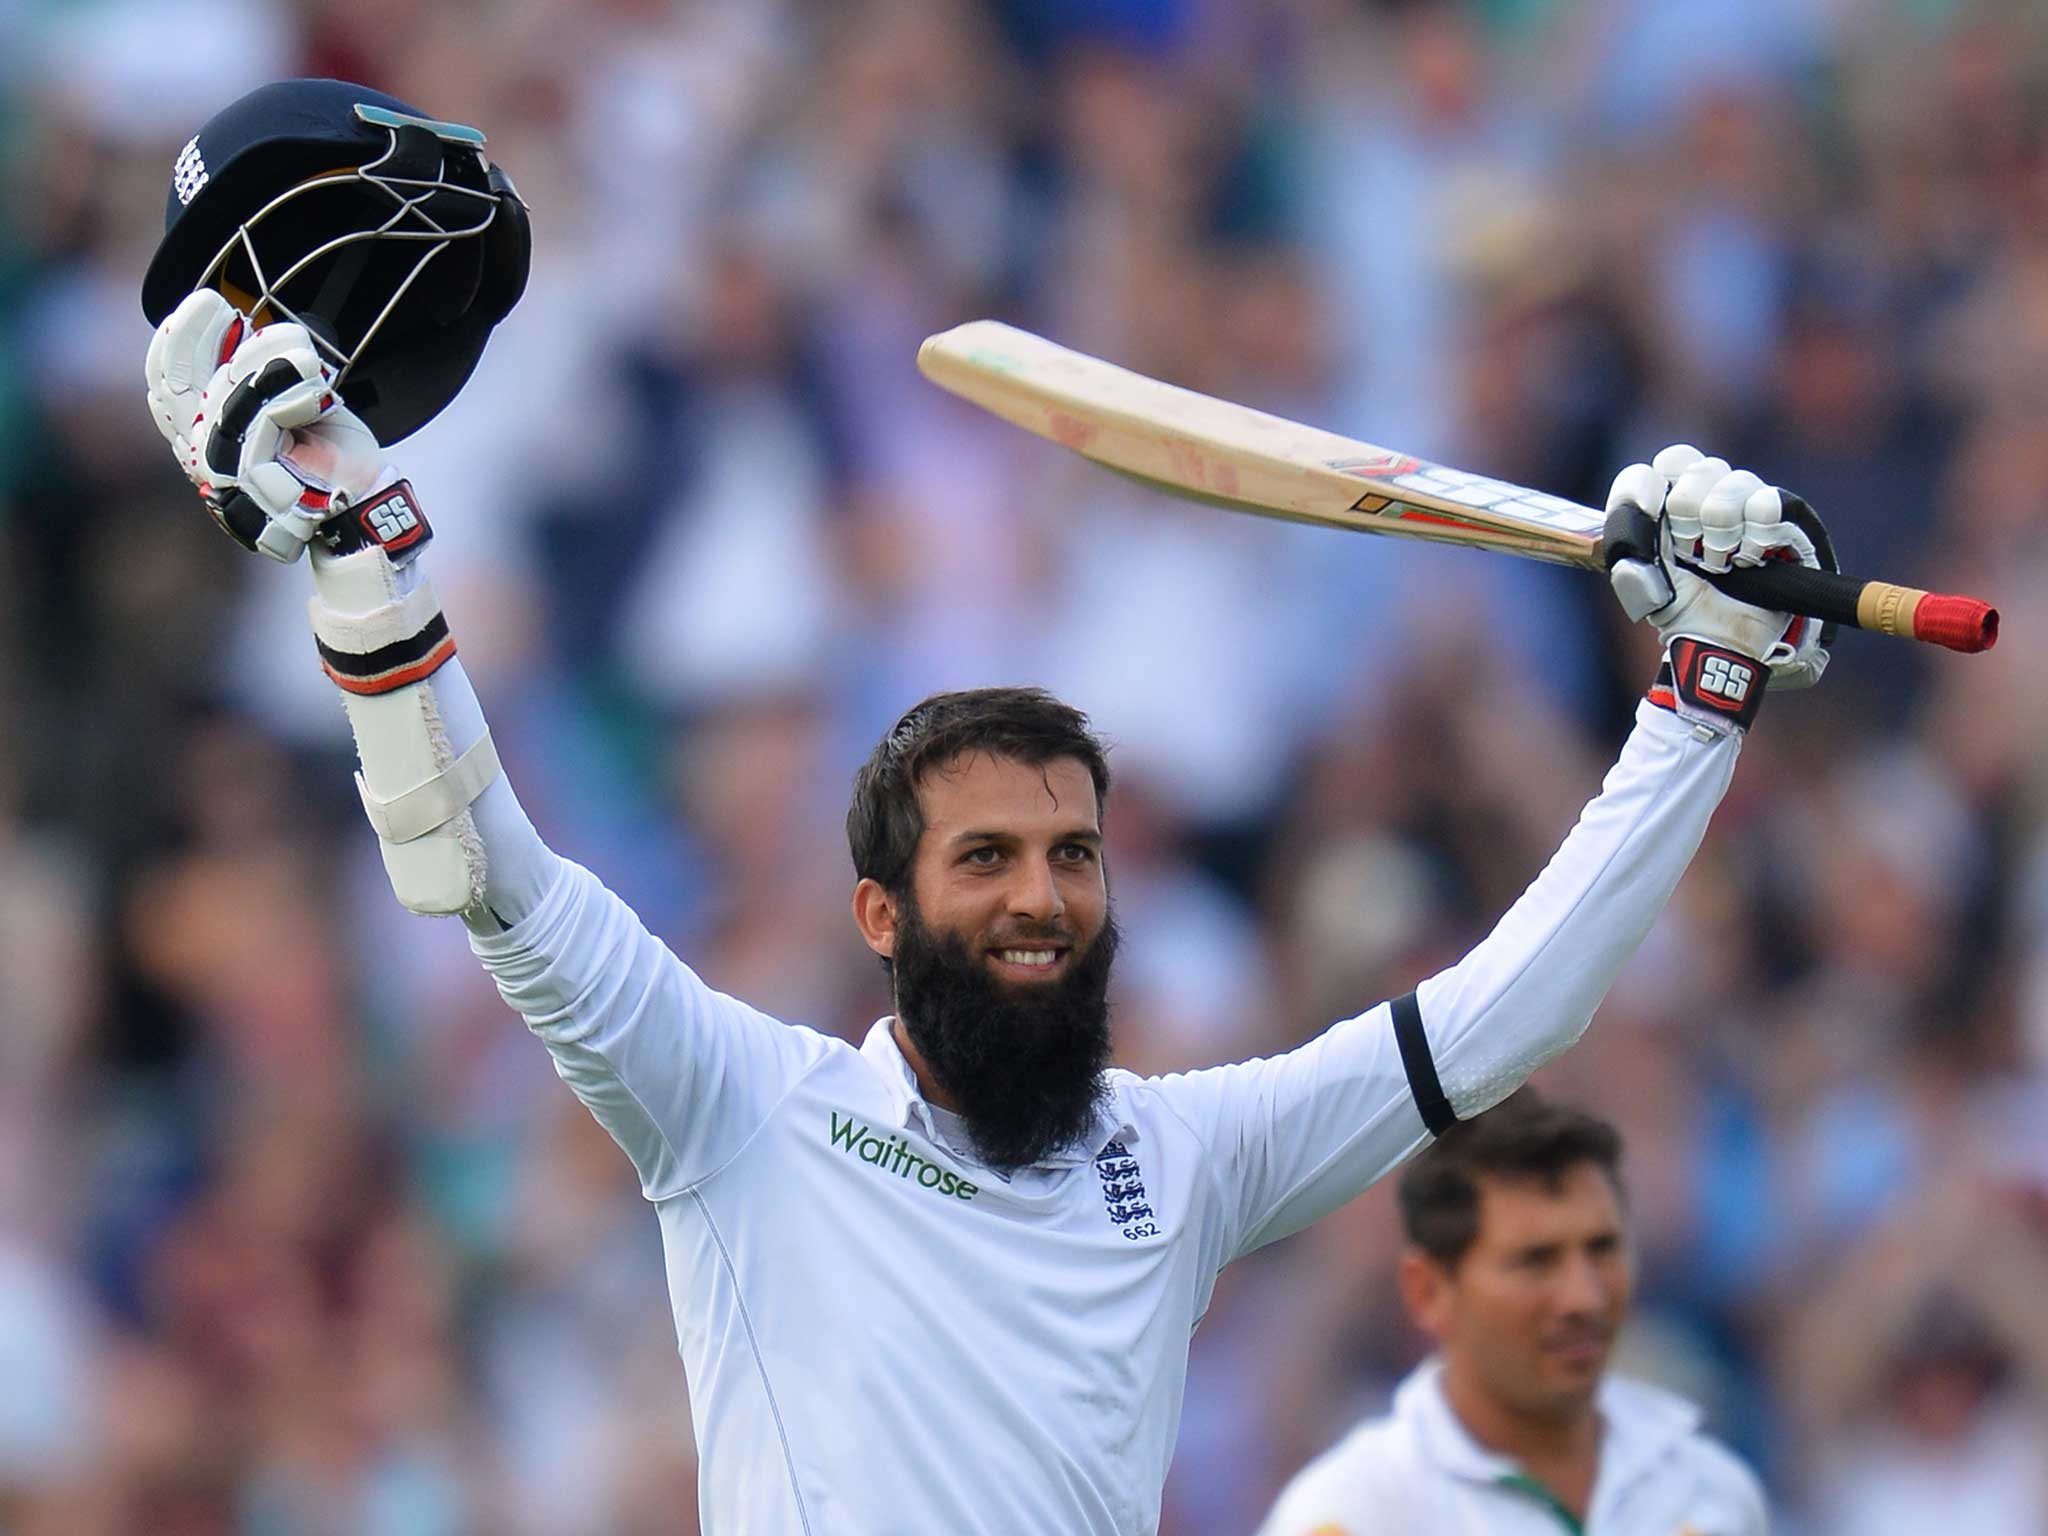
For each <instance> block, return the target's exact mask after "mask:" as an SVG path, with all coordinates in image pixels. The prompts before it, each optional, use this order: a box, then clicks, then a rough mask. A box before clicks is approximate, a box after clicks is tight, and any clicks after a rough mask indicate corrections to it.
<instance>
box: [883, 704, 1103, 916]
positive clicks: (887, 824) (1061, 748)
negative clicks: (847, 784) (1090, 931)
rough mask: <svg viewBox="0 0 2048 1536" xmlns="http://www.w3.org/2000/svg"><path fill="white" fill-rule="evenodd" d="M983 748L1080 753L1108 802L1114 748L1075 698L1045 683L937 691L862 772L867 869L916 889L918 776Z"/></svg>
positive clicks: (1039, 756) (889, 887)
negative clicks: (1068, 700) (1059, 695)
mask: <svg viewBox="0 0 2048 1536" xmlns="http://www.w3.org/2000/svg"><path fill="white" fill-rule="evenodd" d="M976 752H986V753H988V754H989V755H990V756H992V757H1003V758H1010V759H1012V760H1014V761H1016V762H1020V763H1029V764H1031V765H1032V766H1034V767H1036V766H1039V765H1042V764H1045V763H1049V762H1052V761H1053V760H1054V759H1056V758H1062V757H1071V758H1077V759H1079V760H1080V762H1081V763H1082V765H1083V766H1085V767H1086V768H1087V770H1088V776H1089V777H1090V778H1091V779H1093V780H1094V781H1095V803H1096V806H1097V808H1098V810H1099V809H1100V808H1101V807H1103V806H1105V805H1106V804H1107V803H1108V800H1109V759H1108V749H1107V748H1106V747H1105V746H1104V744H1103V743H1102V741H1101V740H1100V739H1099V738H1098V737H1097V736H1096V735H1095V733H1094V732H1093V731H1091V730H1090V729H1089V726H1088V717H1087V716H1086V715H1084V714H1082V713H1081V711H1079V710H1078V709H1075V708H1074V707H1073V706H1072V705H1069V704H1062V703H1061V702H1060V701H1059V700H1058V699H1056V698H1054V697H1053V696H1052V695H1051V694H1049V693H1047V692H1046V691H1045V690H1044V689H1042V688H971V689H967V690H964V691H962V692H958V693H935V694H933V695H932V696H931V697H930V698H928V699H926V700H925V701H924V702H923V703H921V704H919V705H917V706H916V707H915V708H913V709H912V710H911V711H910V712H909V713H908V714H906V715H905V716H904V717H903V718H902V719H901V720H898V721H897V722H896V724H895V725H894V727H892V728H891V729H890V731H889V734H888V735H886V736H884V737H883V738H882V739H881V741H880V742H879V743H877V744H876V747H875V750H874V752H873V753H872V754H870V755H869V757H868V760H867V761H866V762H865V763H863V764H862V765H861V769H860V772H858V773H856V774H855V775H854V777H853V804H852V805H851V806H849V807H848V808H847V812H846V843H847V847H848V848H849V849H850V850H851V851H852V853H853V872H854V875H855V876H856V877H857V878H859V879H863V880H873V881H875V882H876V883H878V884H879V885H880V886H881V887H882V888H883V889H884V890H886V891H888V892H889V893H890V894H891V895H892V896H900V895H902V894H903V893H904V892H905V891H906V890H908V888H909V885H910V866H911V861H912V860H913V859H914V858H915V857H916V855H917V841H918V839H919V838H920V837H922V836H923V835H924V810H923V807H922V806H920V805H919V803H918V798H917V787H918V784H919V782H920V781H921V780H922V779H923V777H924V775H925V774H926V773H928V772H930V771H931V770H932V769H934V768H940V767H943V766H944V765H946V764H947V763H950V762H952V761H953V760H954V759H956V758H959V757H963V756H967V755H969V754H972V753H976Z"/></svg>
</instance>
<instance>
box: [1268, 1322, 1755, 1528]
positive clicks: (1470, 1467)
mask: <svg viewBox="0 0 2048 1536" xmlns="http://www.w3.org/2000/svg"><path fill="white" fill-rule="evenodd" d="M1597 1402H1598V1407H1599V1412H1600V1417H1601V1420H1602V1424H1603V1426H1604V1433H1603V1435H1602V1439H1601V1446H1600V1465H1599V1469H1598V1471H1597V1472H1596V1473H1595V1474H1594V1478H1593V1495H1592V1500H1591V1502H1590V1505H1589V1507H1588V1508H1587V1510H1586V1518H1585V1520H1584V1521H1583V1522H1581V1521H1579V1520H1577V1519H1576V1518H1574V1517H1573V1516H1572V1515H1571V1514H1570V1513H1569V1512H1568V1511H1567V1510H1565V1509H1564V1508H1563V1506H1561V1505H1560V1504H1559V1503H1558V1502H1557V1500H1556V1499H1555V1498H1554V1497H1552V1496H1551V1495H1550V1494H1548V1493H1546V1492H1545V1491H1544V1490H1543V1488H1542V1487H1541V1486H1539V1485H1538V1484H1536V1483H1534V1482H1532V1481H1531V1480H1530V1479H1529V1478H1528V1477H1527V1476H1526V1475H1525V1474H1524V1473H1523V1471H1522V1469H1521V1467H1520V1466H1519V1465H1517V1464H1516V1462H1515V1461H1514V1460H1513V1459H1512V1458H1510V1457H1506V1456H1500V1455H1496V1454H1495V1453H1493V1452H1492V1451H1489V1450H1487V1449H1486V1448H1485V1447H1483V1446H1481V1445H1480V1444H1479V1443H1478V1442H1477V1441H1475V1440H1474V1439H1473V1438H1472V1436H1471V1434H1470V1433H1469V1432H1467V1430H1466V1429H1465V1426H1464V1425H1463V1424H1462V1423H1460V1422H1459V1420H1458V1416H1457V1413H1456V1412H1455V1411H1454V1410H1453V1409H1452V1407H1451V1405H1450V1401H1449V1399H1447V1398H1446V1397H1445V1396H1444V1391H1443V1366H1442V1363H1441V1362H1440V1361H1437V1360H1434V1359H1432V1360H1429V1361H1425V1362H1424V1363H1423V1364H1422V1365H1421V1366H1419V1367H1417V1368H1416V1370H1415V1371H1414V1373H1413V1374H1412V1375H1410V1376H1409V1377H1408V1379H1407V1380H1406V1381H1404V1382H1402V1383H1401V1385H1400V1387H1399V1388H1397V1389H1396V1391H1395V1393H1394V1403H1393V1411H1392V1412H1390V1413H1389V1414H1387V1416H1386V1417H1385V1418H1379V1419H1369V1420H1367V1421H1366V1422H1365V1423H1363V1424H1361V1425H1359V1426H1358V1427H1357V1428H1356V1429H1354V1430H1352V1431H1351V1433H1350V1434H1348V1435H1346V1436H1345V1437H1344V1438H1343V1439H1342V1440H1340V1441H1338V1442H1337V1444H1336V1445H1334V1446H1332V1447H1331V1448H1330V1449H1329V1450H1327V1451H1325V1452H1324V1453H1323V1454H1322V1455H1321V1456H1319V1457H1317V1458H1316V1459H1315V1460H1314V1461H1312V1462H1310V1463H1309V1464H1308V1465H1307V1466H1306V1467H1304V1468H1303V1469H1302V1470H1301V1472H1300V1473H1299V1474H1298V1475H1297V1476H1296V1477H1295V1479H1294V1480H1293V1481H1292V1482H1290V1483H1289V1484H1288V1485H1287V1487H1286V1489H1285V1490H1284V1491H1283V1492H1282V1493H1281V1495H1280V1500H1279V1502H1278V1503H1277V1504H1276V1505H1275V1506H1274V1508H1273V1513H1272V1514H1270V1515H1269V1516H1267V1517H1266V1523H1265V1524H1263V1525H1261V1526H1260V1527H1259V1532H1258V1536H1383V1533H1393V1532H1399V1533H1401V1536H1674V1533H1675V1536H1687V1533H1690V1536H1766V1533H1767V1532H1768V1530H1769V1528H1770V1521H1769V1517H1768V1515H1767V1513H1766V1511H1765V1506H1764V1496H1763V1490H1762V1488H1760V1487H1759V1486H1758V1485H1757V1480H1756V1477H1755V1475H1754V1474H1753V1473H1751V1472H1750V1470H1749V1468H1747V1467H1746V1466H1744V1465H1743V1464H1742V1463H1741V1462H1740V1461H1738V1460H1736V1458H1735V1456H1734V1454H1733V1453H1732V1452H1730V1451H1729V1450H1728V1449H1727V1448H1726V1447H1724V1446H1722V1445H1721V1444H1720V1443H1719V1442H1717V1441H1714V1440H1711V1439H1709V1438H1708V1437H1707V1436H1705V1435H1703V1434H1701V1433H1700V1427H1699V1426H1700V1412H1699V1409H1698V1408H1696V1407H1694V1406H1693V1405H1692V1404H1691V1403H1689V1402H1687V1401H1686V1400H1685V1399H1684V1398H1682V1397H1678V1396H1675V1395H1674V1394H1672V1393H1669V1392H1665V1391H1662V1390H1660V1389H1658V1388H1656V1387H1652V1386H1649V1385H1646V1384H1645V1383H1642V1382H1636V1381H1629V1380H1626V1379H1624V1378H1622V1377H1617V1376H1610V1377H1608V1378H1607V1379H1606V1380H1605V1381H1603V1382H1602V1383H1601V1384H1600V1393H1599V1397H1598V1399H1597Z"/></svg>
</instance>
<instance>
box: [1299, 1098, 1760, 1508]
mask: <svg viewBox="0 0 2048 1536" xmlns="http://www.w3.org/2000/svg"><path fill="white" fill-rule="evenodd" d="M1400 1204H1401V1225H1402V1228H1403V1231H1404V1234H1405V1236H1406V1238H1407V1248H1406V1250H1405V1251H1404V1252H1403V1254H1402V1255H1401V1265H1400V1286H1401V1300H1402V1302H1403V1304H1404V1305H1405V1306H1406V1308H1407V1311H1408V1315H1409V1317H1411V1318H1412V1319H1413V1320H1414V1322H1415V1325H1416V1326H1417V1327H1418V1328H1420V1329H1421V1330H1422V1331H1423V1332H1424V1333H1426V1334H1428V1335H1429V1337H1430V1338H1431V1339H1432V1340H1433V1341H1434V1342H1435V1345H1436V1350H1435V1352H1434V1353H1433V1354H1432V1355H1431V1356H1430V1358H1429V1359H1427V1360H1426V1361H1424V1362H1423V1363H1422V1364H1421V1365H1420V1366H1418V1367H1417V1368H1416V1369H1415V1370H1414V1371H1413V1372H1412V1373H1411V1374H1410V1375H1409V1376H1408V1377H1407V1379H1406V1380H1404V1381H1403V1382H1402V1383H1401V1385H1400V1386H1399V1387H1398V1388H1397V1389H1396V1390H1395V1392H1394V1401H1393V1406H1392V1410H1391V1411H1390V1412H1389V1413H1388V1414H1387V1415H1386V1417H1384V1418H1377V1419H1370V1420H1368V1421H1367V1422H1365V1423H1363V1424H1361V1425H1359V1426H1358V1427H1357V1428H1356V1429H1354V1430H1352V1431H1351V1433H1350V1434H1348V1435H1346V1436H1345V1437H1344V1439H1342V1440H1341V1441H1339V1442H1338V1443H1337V1444H1336V1445H1335V1446H1333V1447H1332V1448H1331V1449H1330V1450H1328V1451H1326V1452H1324V1453H1323V1454H1322V1455H1321V1456H1320V1457H1318V1458H1317V1459H1316V1460H1315V1461H1313V1462H1311V1463H1310V1464H1309V1465H1308V1466H1307V1467H1306V1468H1304V1469H1303V1470H1302V1471H1301V1472H1300V1473H1299V1474H1298V1475H1297V1476H1296V1477H1295V1478H1294V1480H1293V1481H1292V1482H1291V1483H1289V1484H1288V1486H1287V1488H1286V1490H1285V1491H1284V1492H1283V1493H1282V1494H1281V1496H1280V1500H1279V1502H1278V1504H1277V1505H1276V1506H1275V1507H1274V1510H1273V1513H1272V1514H1271V1515H1270V1516H1269V1517H1268V1518H1267V1520H1266V1523H1265V1524H1264V1525H1263V1526H1262V1527H1260V1531H1259V1536H1377V1533H1379V1532H1383V1531H1400V1532H1402V1533H1404V1536H1449V1533H1452V1532H1461V1533H1462V1532H1477V1531H1484V1532H1486V1533H1488V1536H1558V1533H1560V1532H1566V1533H1571V1536H1581V1533H1582V1536H1673V1533H1679V1532H1682V1533H1689V1536H1762V1533H1763V1532H1764V1531H1765V1530H1767V1529H1768V1522H1767V1520H1766V1518H1765V1513H1764V1500H1763V1493H1762V1490H1761V1489H1760V1488H1759V1487H1758V1486H1757V1482H1756V1479H1755V1478H1754V1477H1753V1476H1752V1475H1751V1474H1750V1472H1749V1469H1748V1468H1746V1467H1745V1466H1743V1465H1742V1463H1741V1462H1739V1461H1737V1460H1736V1459H1735V1457H1734V1456H1733V1455H1732V1454H1730V1452H1728V1451H1727V1450H1726V1449H1725V1448H1723V1447H1722V1446H1721V1445H1719V1444H1718V1443H1716V1442H1715V1441H1713V1440H1710V1439H1708V1438H1707V1437H1706V1436H1705V1435H1703V1434H1701V1433H1700V1431H1699V1423H1700V1413H1699V1410H1698V1409H1697V1408H1695V1407H1694V1406H1693V1405H1692V1404H1691V1403H1689V1402H1687V1401H1686V1400H1685V1399H1683V1398H1681V1397H1676V1396H1674V1395H1672V1394H1671V1393H1669V1392H1665V1391H1662V1390H1660V1389H1658V1388H1656V1387H1652V1386H1648V1385H1646V1384H1644V1383H1642V1382H1636V1381H1630V1380H1628V1379H1627V1378H1625V1377H1621V1376H1615V1375H1611V1374H1609V1373H1608V1371H1607V1361H1608V1355H1609V1353H1610V1352H1611V1351H1612V1349H1613V1346H1614V1340H1615V1336H1616V1335H1617V1333H1619V1331H1620V1329H1621V1326H1622V1324H1623V1323H1624V1322H1625V1321H1626V1320H1627V1317H1628V1311H1629V1302H1630V1300H1631V1298H1632V1296H1633V1294H1634V1289H1635V1260H1634V1254H1633V1252H1632V1251H1631V1248H1630V1245H1629V1238H1628V1201H1627V1195H1626V1191H1625V1189H1624V1186H1623V1183H1622V1176H1621V1136H1620V1133H1619V1132H1617V1131H1616V1130H1615V1129H1614V1127H1613V1126H1611V1125H1609V1124H1607V1123H1606V1122H1605V1121H1603V1120H1598V1119H1595V1118H1594V1117H1593V1116H1591V1115H1588V1114H1584V1113H1581V1112H1580V1111H1578V1110H1575V1109H1570V1108H1567V1107H1565V1106H1563V1105H1560V1104H1553V1103H1551V1102H1549V1101H1547V1100H1545V1099H1544V1098H1542V1097H1541V1096H1540V1095H1539V1094H1538V1093H1537V1091H1536V1090H1535V1089H1533V1088H1523V1089H1520V1090H1518V1091H1517V1092H1515V1093H1513V1094H1511V1095H1509V1097H1507V1098H1506V1099H1504V1100H1502V1101H1501V1103H1499V1104H1498V1105H1496V1106H1494V1107H1493V1108H1492V1109H1489V1110H1487V1111H1486V1112H1485V1113H1484V1114H1482V1115H1477V1116H1475V1117H1473V1118H1472V1119H1470V1120H1466V1121H1461V1122H1460V1123H1459V1124H1457V1125H1454V1126H1452V1127H1451V1128H1450V1129H1449V1130H1447V1131H1446V1132H1445V1133H1444V1134H1443V1135H1442V1136H1441V1137H1439V1138H1438V1139H1437V1140H1436V1142H1435V1143H1434V1144H1432V1145H1431V1146H1430V1147H1429V1148H1428V1149H1426V1150H1425V1151H1424V1152H1423V1153H1422V1154H1421V1155H1420V1156H1419V1157H1417V1158H1416V1159H1415V1160H1414V1161H1413V1162H1411V1163H1410V1164H1409V1165H1408V1166H1407V1167H1406V1168H1405V1169H1404V1170H1402V1173H1401V1181H1400Z"/></svg>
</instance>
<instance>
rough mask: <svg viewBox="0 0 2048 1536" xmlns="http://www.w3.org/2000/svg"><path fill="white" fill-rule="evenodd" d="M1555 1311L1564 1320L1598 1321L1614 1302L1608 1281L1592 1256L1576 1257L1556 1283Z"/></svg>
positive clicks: (1574, 1255)
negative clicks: (1582, 1319)
mask: <svg viewBox="0 0 2048 1536" xmlns="http://www.w3.org/2000/svg"><path fill="white" fill-rule="evenodd" d="M1558 1287H1559V1288H1558V1294H1557V1309H1558V1311H1559V1312H1561V1313H1563V1314H1564V1315H1565V1316H1566V1317H1601V1316H1604V1315H1605V1314H1606V1312H1607V1310H1608V1307H1609V1306H1610V1305H1611V1304H1612V1302H1613V1300H1614V1294H1613V1292H1614V1287H1613V1284H1612V1280H1611V1277H1610V1276H1609V1274H1608V1272H1607V1270H1606V1269H1605V1268H1604V1267H1603V1266H1602V1264H1601V1262H1600V1261H1599V1260H1598V1259H1596V1258H1594V1257H1593V1256H1592V1255H1591V1254H1587V1253H1575V1254H1573V1255H1571V1257H1570V1258H1568V1259H1567V1260H1566V1261H1565V1265H1564V1272H1563V1273H1562V1275H1560V1276H1559V1279H1558Z"/></svg>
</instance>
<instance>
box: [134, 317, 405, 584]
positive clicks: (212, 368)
mask: <svg viewBox="0 0 2048 1536" xmlns="http://www.w3.org/2000/svg"><path fill="white" fill-rule="evenodd" d="M143 376H144V381H145V383H146V384H147V386H148V390H149V406H150V413H151V415H152V416H153V417H154V418H155V420H156V424H157V429H158V430H159V431H161V432H162V433H163V435H164V438H165V440H166V441H168V442H169V443H170V445H171V449H172V452H173V453H175V454H176V455H177V459H178V467H179V468H180V469H182V470H184V472H185V475H186V477H187V478H188V479H190V480H191V481H192V483H193V484H194V485H196V486H197V487H198V488H199V494H200V496H201V498H202V499H203V500H204V501H205V503H206V507H207V510H208V511H209V512H211V513H212V514H213V518H214V521H215V522H217V523H218V524H220V526H221V527H222V528H223V529H224V530H225V531H226V532H227V534H228V536H229V537H231V538H232V539H234V541H235V542H236V543H238V544H240V545H241V546H242V547H243V548H244V549H248V550H253V551H256V552H258V553H261V554H265V555H268V556H270V558H271V559H273V560H278V561H282V562H283V563H285V564H287V565H289V564H291V563H292V562H294V561H296V560H297V559H298V558H299V556H300V555H301V554H302V553H303V552H304V550H305V548H306V545H307V544H308V543H309V542H310V541H312V540H313V539H314V538H315V537H316V536H319V535H321V534H322V531H323V530H327V542H328V543H329V544H330V545H333V546H334V547H337V548H355V547H360V546H361V545H362V544H363V543H365V542H375V543H382V544H384V545H386V547H387V548H390V549H392V550H394V551H397V550H400V549H406V548H417V547H418V546H419V545H420V544H423V543H424V542H425V541H426V538H427V537H428V534H427V530H426V524H425V521H424V520H423V519H421V518H420V517H419V515H418V511H417V503H416V502H415V501H414V500H413V499H412V498H411V496H410V495H409V493H408V492H409V488H406V487H404V486H403V482H397V477H396V475H395V474H394V473H393V472H392V471H391V470H389V469H388V468H387V467H386V465H385V462H384V450H383V448H382V447H381V446H380V445H379V444H378V442H377V439H376V436H375V434H373V433H372V432H371V431H370V429H369V428H368V427H367V426H365V425H364V424H363V422H362V420H361V419H360V418H359V417H357V416H356V415H355V413H354V412H352V411H350V410H349V409H348V408H347V407H346V406H345V405H343V404H342V403H341V398H340V397H339V396H338V395H337V394H336V393H335V392H334V388H333V378H334V371H333V369H332V367H331V366H330V365H328V364H327V363H326V362H325V361H323V360H322V358H321V356H320V352H319V349H318V348H317V347H316V346H315V345H314V343H313V338H312V336H311V335H310V334H309V333H308V332H307V330H306V328H305V327H304V326H302V325H296V324H292V323H289V322H278V323H273V324H270V325H265V326H255V325H252V324H250V323H249V321H248V319H247V317H245V316H244V315H242V314H241V313H240V312H239V311H238V310H236V309H235V307H234V306H233V305H232V304H230V303H229V302H228V301H227V300H226V299H225V298H223V297H222V296H221V295H220V294H218V293H216V292H214V291H213V290H212V289H210V288H202V289H200V290H198V291H197V292H195V293H191V294H188V295H187V296H186V297H185V300H184V302H182V303H181V304H179V306H178V307H177V308H176V309H175V310H173V311H172V312H171V313H170V314H169V315H168V316H167V317H166V318H165V320H164V323H163V324H162V325H160V326H158V327H157V330H156V335H155V336H154V337H153V338H152V339H151V341H150V344H149V355H148V357H147V359H146V360H145V361H144V364H143ZM394 482H396V483H395V484H394ZM387 498H393V499H394V500H395V506H396V508H397V512H396V513H395V514H394V513H393V511H392V509H391V508H389V507H383V506H373V505H372V504H373V503H382V502H383V501H385V500H386V499H387ZM349 513H353V514H355V515H354V516H353V517H346V518H345V517H344V514H349ZM394 521H395V522H396V523H398V524H402V525H403V526H402V527H395V526H394ZM392 534H395V535H399V536H401V537H402V542H394V539H393V538H392V537H389V536H387V535H392Z"/></svg>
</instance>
